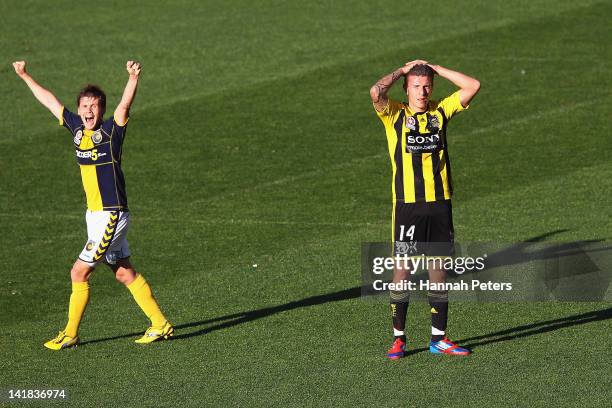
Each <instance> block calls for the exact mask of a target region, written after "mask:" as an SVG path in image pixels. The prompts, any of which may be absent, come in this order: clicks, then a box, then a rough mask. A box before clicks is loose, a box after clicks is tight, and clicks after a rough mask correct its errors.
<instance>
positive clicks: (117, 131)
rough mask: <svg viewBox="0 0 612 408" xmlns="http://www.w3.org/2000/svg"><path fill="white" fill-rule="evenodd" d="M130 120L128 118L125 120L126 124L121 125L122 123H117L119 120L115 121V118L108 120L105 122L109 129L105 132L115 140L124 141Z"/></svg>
mask: <svg viewBox="0 0 612 408" xmlns="http://www.w3.org/2000/svg"><path fill="white" fill-rule="evenodd" d="M129 120H130V119H129V118H127V119H126V120H125V123H123V124H120V123H119V122H118V121H117V119H115V117H114V116H113V118H112V119H108V120H107V121H106V122H104V126H105V127H106V128H107V129H105V130H106V132H107V133H108V134H109V135H111V137H112V138H113V139H114V140H117V139H119V140H121V141H123V138H124V137H125V131H126V128H127V124H128V121H129Z"/></svg>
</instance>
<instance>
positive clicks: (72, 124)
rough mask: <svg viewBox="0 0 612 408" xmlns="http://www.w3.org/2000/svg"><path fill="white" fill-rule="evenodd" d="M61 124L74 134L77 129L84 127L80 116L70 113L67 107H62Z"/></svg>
mask: <svg viewBox="0 0 612 408" xmlns="http://www.w3.org/2000/svg"><path fill="white" fill-rule="evenodd" d="M59 124H60V126H63V127H65V128H66V129H68V130H69V131H70V133H72V134H74V132H75V130H76V128H77V127H79V126H80V125H82V124H83V121H82V120H81V117H80V116H79V115H77V114H74V113H72V112H70V111H69V110H68V109H66V107H65V106H62V117H61V119H60V120H59Z"/></svg>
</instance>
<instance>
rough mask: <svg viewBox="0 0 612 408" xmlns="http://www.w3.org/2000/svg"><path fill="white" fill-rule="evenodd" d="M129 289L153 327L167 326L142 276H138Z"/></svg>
mask: <svg viewBox="0 0 612 408" xmlns="http://www.w3.org/2000/svg"><path fill="white" fill-rule="evenodd" d="M127 288H128V289H129V290H130V292H131V293H132V296H134V300H135V301H136V303H138V306H140V308H141V309H142V311H143V312H144V314H145V315H147V317H148V318H149V320H151V325H152V326H153V327H162V326H163V325H164V324H166V321H167V320H166V318H165V317H164V314H163V313H162V311H161V310H160V308H159V305H158V304H157V300H155V298H154V297H153V292H152V291H151V287H150V286H149V284H148V283H147V281H146V280H145V278H144V277H143V276H142V275H140V274H139V275H138V276H137V277H136V279H134V281H133V282H132V283H130V284H129V285H127Z"/></svg>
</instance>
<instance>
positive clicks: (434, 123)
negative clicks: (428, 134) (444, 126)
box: [429, 116, 440, 128]
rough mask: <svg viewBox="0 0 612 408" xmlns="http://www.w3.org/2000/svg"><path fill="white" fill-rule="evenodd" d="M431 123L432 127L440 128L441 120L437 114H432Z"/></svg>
mask: <svg viewBox="0 0 612 408" xmlns="http://www.w3.org/2000/svg"><path fill="white" fill-rule="evenodd" d="M429 124H430V125H431V126H432V127H437V128H439V127H440V120H439V119H438V117H437V116H432V117H431V118H430V119H429Z"/></svg>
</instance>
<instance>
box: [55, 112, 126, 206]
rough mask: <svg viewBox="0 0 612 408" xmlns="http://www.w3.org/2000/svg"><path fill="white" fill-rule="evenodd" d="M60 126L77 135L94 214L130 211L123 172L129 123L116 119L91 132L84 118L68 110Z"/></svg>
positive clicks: (75, 141)
mask: <svg viewBox="0 0 612 408" xmlns="http://www.w3.org/2000/svg"><path fill="white" fill-rule="evenodd" d="M60 125H63V126H64V127H66V128H67V129H68V130H70V133H72V136H73V138H74V139H73V143H74V147H75V154H76V159H77V163H78V164H79V167H80V168H81V180H82V181H83V189H84V190H85V196H86V197H87V209H88V210H90V211H117V210H119V211H127V209H128V208H127V195H126V192H125V178H124V176H123V172H122V171H121V150H122V146H123V139H124V137H125V128H126V125H127V121H126V123H124V124H123V126H121V125H119V124H118V123H117V122H116V121H115V120H114V119H107V120H105V121H103V122H102V124H101V125H100V127H99V128H98V129H96V130H87V129H85V126H84V125H83V121H82V120H81V117H80V116H78V115H76V114H74V113H72V112H70V111H69V110H68V109H66V108H65V107H64V108H63V111H62V118H61V119H60Z"/></svg>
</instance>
